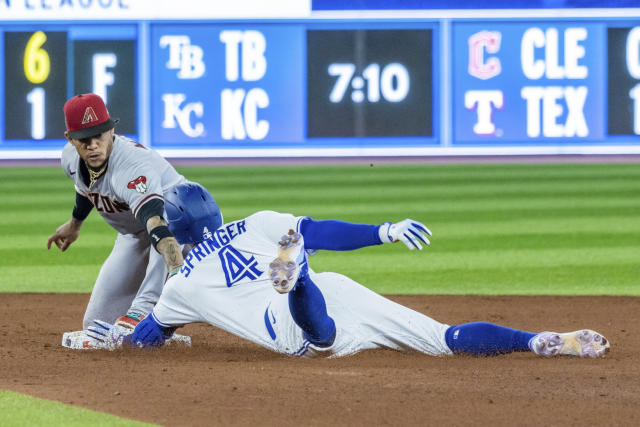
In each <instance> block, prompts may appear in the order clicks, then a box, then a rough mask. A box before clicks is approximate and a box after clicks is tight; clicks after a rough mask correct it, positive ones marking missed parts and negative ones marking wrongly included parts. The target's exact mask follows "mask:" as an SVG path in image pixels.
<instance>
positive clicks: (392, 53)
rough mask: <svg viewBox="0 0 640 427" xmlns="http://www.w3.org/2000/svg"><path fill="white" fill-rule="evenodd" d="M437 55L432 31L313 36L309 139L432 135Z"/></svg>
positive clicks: (337, 32)
mask: <svg viewBox="0 0 640 427" xmlns="http://www.w3.org/2000/svg"><path fill="white" fill-rule="evenodd" d="M431 55H432V51H431V30H333V31H332V30H312V31H309V32H308V33H307V70H308V71H307V134H308V136H309V137H363V136H432V135H433V129H432V128H433V126H432V121H431V120H432V113H431V109H432V102H433V97H432V78H431Z"/></svg>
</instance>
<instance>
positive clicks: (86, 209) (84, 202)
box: [71, 192, 93, 221]
mask: <svg viewBox="0 0 640 427" xmlns="http://www.w3.org/2000/svg"><path fill="white" fill-rule="evenodd" d="M91 209H93V203H91V200H89V199H87V198H86V197H84V196H83V195H82V194H80V193H78V192H76V205H75V206H74V207H73V212H72V213H71V215H72V216H73V217H74V218H75V219H77V220H78V221H84V220H85V219H86V218H87V217H88V216H89V213H90V212H91Z"/></svg>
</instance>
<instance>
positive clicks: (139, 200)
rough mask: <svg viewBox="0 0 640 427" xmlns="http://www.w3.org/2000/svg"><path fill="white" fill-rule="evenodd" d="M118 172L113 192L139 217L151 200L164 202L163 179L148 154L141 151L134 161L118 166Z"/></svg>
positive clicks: (130, 160)
mask: <svg viewBox="0 0 640 427" xmlns="http://www.w3.org/2000/svg"><path fill="white" fill-rule="evenodd" d="M112 166H114V167H116V168H118V171H117V173H116V174H114V176H113V182H112V186H113V190H114V192H115V193H116V195H117V196H118V197H120V198H121V199H122V200H124V202H126V203H127V204H128V205H129V206H130V207H131V212H132V213H133V215H134V216H135V217H137V216H138V211H139V210H140V208H141V207H142V206H143V205H144V204H145V203H147V202H149V201H150V200H154V199H159V200H161V201H164V197H163V195H162V178H161V176H160V173H159V172H158V171H156V170H154V168H153V167H152V162H151V161H150V156H149V155H148V152H144V151H140V153H139V155H138V156H137V157H136V158H133V159H126V161H124V162H121V163H120V164H116V165H109V167H112Z"/></svg>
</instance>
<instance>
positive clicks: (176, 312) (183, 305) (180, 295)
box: [153, 275, 205, 327]
mask: <svg viewBox="0 0 640 427" xmlns="http://www.w3.org/2000/svg"><path fill="white" fill-rule="evenodd" d="M192 293H193V289H191V288H190V283H188V282H187V281H186V280H185V278H183V277H182V276H181V275H176V276H174V277H173V278H171V279H170V280H169V281H167V283H166V284H165V286H164V289H163V290H162V294H161V295H160V299H159V300H158V302H157V303H156V305H155V307H154V308H153V315H154V317H155V318H156V320H157V321H158V323H159V324H160V325H161V326H163V327H173V326H182V325H186V324H187V323H195V322H204V321H205V319H204V318H203V317H202V316H201V315H200V314H198V312H197V311H196V310H195V309H194V306H193V304H191V303H189V299H190V298H191V299H193V298H198V296H197V295H196V296H195V297H194V296H193V295H192Z"/></svg>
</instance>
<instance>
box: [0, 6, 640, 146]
mask: <svg viewBox="0 0 640 427" xmlns="http://www.w3.org/2000/svg"><path fill="white" fill-rule="evenodd" d="M0 19H1V18H0ZM0 49H1V50H2V55H0V80H1V84H0V117H1V118H2V120H0V158H25V157H33V158H37V157H56V156H57V155H59V150H60V149H61V148H62V146H63V145H64V144H65V142H66V140H65V139H64V131H65V123H64V116H63V113H62V107H63V105H64V103H65V101H66V100H67V99H68V98H70V97H71V96H73V95H75V94H79V93H86V92H95V93H97V94H99V95H100V96H101V97H102V98H103V99H104V100H105V102H106V104H107V106H108V109H109V111H110V113H111V114H112V116H113V117H114V118H119V119H120V121H119V123H118V125H117V127H116V132H117V133H120V134H124V135H127V136H129V137H132V138H134V139H137V140H139V141H140V142H142V143H144V144H146V145H150V146H152V147H154V148H157V149H159V150H161V151H163V154H165V155H168V156H173V157H198V156H201V157H239V156H242V157H244V156H247V157H254V156H255V157H260V156H267V157H268V156H289V155H291V156H316V155H322V156H344V155H430V154H434V155H438V154H443V155H448V154H483V153H486V154H489V153H490V154H518V153H521V154H528V153H550V154H551V153H588V152H599V153H606V152H612V153H613V152H615V153H640V25H639V24H638V21H632V20H629V19H628V18H607V19H600V18H589V17H586V18H584V17H582V18H575V19H572V20H567V19H558V18H552V17H549V18H535V19H532V18H512V19H504V18H492V19H482V20H481V21H480V20H474V19H472V18H465V19H462V18H460V19H455V18H454V19H446V20H443V19H437V18H428V17H425V18H411V19H409V18H403V19H374V18H370V19H347V18H344V19H330V18H323V19H319V18H318V19H310V18H296V19H260V20H244V21H241V20H237V19H236V20H217V21H216V20H190V21H172V20H163V21H152V20H147V21H126V20H123V21H116V20H114V21H104V22H98V21H95V22H94V21H79V22H71V21H69V22H54V21H42V22H9V21H7V22H3V21H0Z"/></svg>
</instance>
